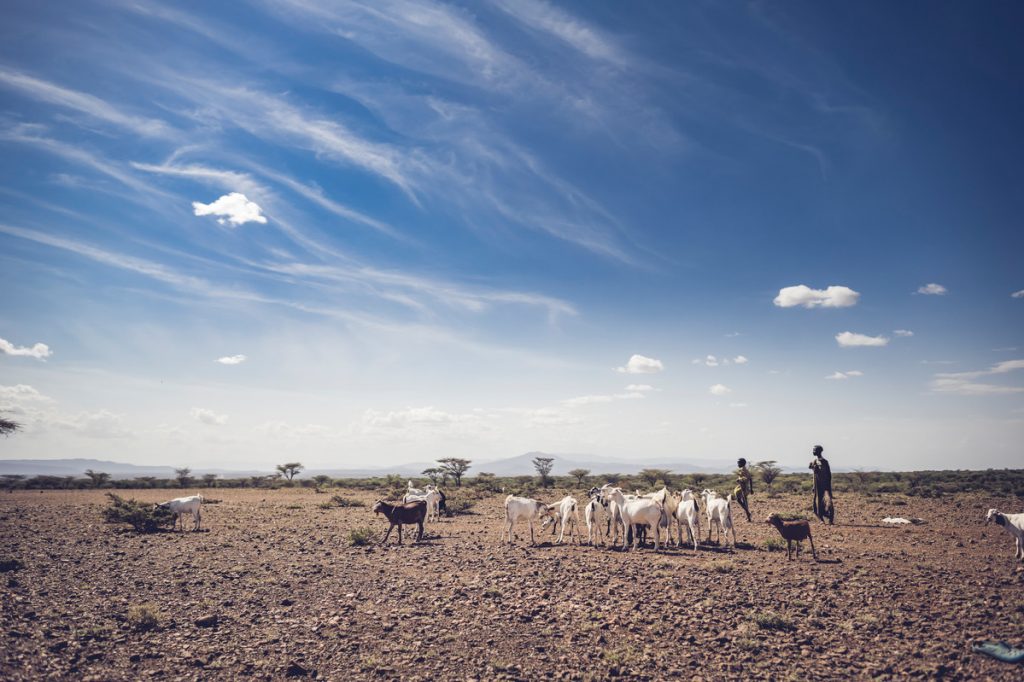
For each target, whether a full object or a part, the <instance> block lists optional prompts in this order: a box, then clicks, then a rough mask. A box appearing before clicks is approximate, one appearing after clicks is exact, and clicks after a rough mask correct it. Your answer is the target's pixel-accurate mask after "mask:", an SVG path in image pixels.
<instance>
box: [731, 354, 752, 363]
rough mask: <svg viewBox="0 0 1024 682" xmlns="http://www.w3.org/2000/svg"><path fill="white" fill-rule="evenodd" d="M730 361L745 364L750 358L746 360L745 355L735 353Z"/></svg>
mask: <svg viewBox="0 0 1024 682" xmlns="http://www.w3.org/2000/svg"><path fill="white" fill-rule="evenodd" d="M732 361H733V362H735V363H736V364H737V365H745V364H747V363H748V362H750V360H748V359H747V356H745V355H737V356H736V357H734V358H733V359H732Z"/></svg>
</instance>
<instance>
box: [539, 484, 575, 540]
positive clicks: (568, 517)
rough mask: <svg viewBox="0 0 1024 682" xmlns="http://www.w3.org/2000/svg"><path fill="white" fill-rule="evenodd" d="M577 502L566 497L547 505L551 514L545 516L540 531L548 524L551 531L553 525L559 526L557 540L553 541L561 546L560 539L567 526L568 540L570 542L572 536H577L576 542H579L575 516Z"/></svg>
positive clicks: (563, 535) (572, 498) (569, 496)
mask: <svg viewBox="0 0 1024 682" xmlns="http://www.w3.org/2000/svg"><path fill="white" fill-rule="evenodd" d="M576 507H577V502H576V498H575V497H573V496H572V495H566V496H565V497H563V498H562V499H561V500H559V501H558V502H555V503H554V504H549V505H548V511H549V512H551V515H550V516H545V518H544V521H542V522H541V529H542V530H543V529H544V528H547V526H548V524H552V530H554V525H555V524H557V525H558V526H560V530H559V533H558V539H557V540H556V541H555V542H556V543H558V544H562V539H563V538H564V537H565V527H566V526H567V525H568V526H569V540H570V542H571V541H572V538H573V535H576V536H577V539H576V541H577V542H580V538H579V534H578V532H577V529H576V526H577V524H578V523H579V520H578V519H577V516H576Z"/></svg>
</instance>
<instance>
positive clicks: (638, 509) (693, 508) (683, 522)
mask: <svg viewBox="0 0 1024 682" xmlns="http://www.w3.org/2000/svg"><path fill="white" fill-rule="evenodd" d="M700 496H701V497H702V498H703V500H704V514H705V515H706V516H707V519H708V542H711V532H712V529H714V530H716V531H717V540H718V541H719V542H721V538H722V535H724V536H725V544H726V546H728V544H729V533H732V544H733V546H735V545H736V527H735V526H734V525H733V522H732V510H731V506H730V505H731V502H732V495H729V496H727V497H722V496H721V495H719V494H718V493H716V492H715V491H713V490H704V491H703V492H702V493H701V495H700ZM589 497H590V501H589V502H588V503H587V506H586V507H584V509H583V520H584V521H585V522H586V524H587V542H588V543H589V544H594V541H595V539H596V540H597V541H598V542H600V543H601V544H602V545H603V544H605V541H606V539H608V538H609V537H610V540H611V544H612V545H617V544H619V536H620V532H621V537H622V549H626V548H627V547H629V546H630V543H631V542H632V548H633V549H636V547H637V544H638V543H639V542H642V541H643V539H644V538H645V536H646V535H647V533H648V532H649V533H651V534H652V535H653V537H654V549H655V551H658V550H659V549H661V544H662V542H661V531H662V529H665V544H669V543H671V542H672V539H673V538H672V528H673V526H675V530H676V536H677V544H678V545H679V546H680V547H681V546H682V545H683V528H684V527H685V528H686V534H687V541H688V543H692V544H693V549H694V551H696V550H697V547H698V545H699V543H700V538H701V529H700V517H701V509H700V504H699V502H698V498H697V496H695V495H694V494H693V491H691V490H683V491H681V492H680V493H679V494H678V495H676V494H674V493H672V492H670V491H669V490H668V488H662V489H661V490H658V491H656V492H653V493H648V494H646V495H642V494H640V491H639V490H638V491H636V494H633V495H630V494H628V493H624V492H623V491H622V489H621V488H616V487H614V486H612V485H610V484H606V485H603V486H601V487H600V488H591V489H590V492H589ZM577 505H578V503H577V501H576V498H575V497H573V496H572V495H566V496H565V497H564V498H562V499H561V500H559V501H558V502H555V503H554V504H544V503H543V502H538V501H537V500H533V499H530V498H527V497H516V496H514V495H509V496H508V497H506V498H505V525H504V527H503V528H502V534H501V537H502V538H504V537H505V536H506V535H507V536H508V541H509V542H510V543H511V542H512V538H513V532H512V529H513V527H514V526H515V524H516V523H521V522H526V523H527V524H528V525H529V527H530V542H535V539H534V532H533V522H534V519H538V518H539V519H541V529H542V530H543V529H545V528H547V527H548V526H549V525H552V524H554V525H555V526H556V527H559V528H560V530H559V533H558V540H557V541H556V542H558V543H561V542H562V541H563V540H564V538H565V531H566V529H568V530H569V540H570V541H572V539H573V537H574V536H575V535H576V534H577V525H578V523H579V520H578V517H577ZM767 522H768V523H770V524H772V525H773V526H775V528H777V529H778V530H779V532H780V533H781V534H782V537H784V538H785V539H786V541H787V543H788V544H787V550H788V555H789V556H790V557H791V556H792V554H791V552H792V543H793V542H796V543H797V548H796V549H797V556H798V557H799V555H800V541H802V540H810V542H811V552H812V554H814V558H815V559H817V558H818V555H817V552H816V551H815V549H814V540H812V539H811V527H810V524H809V523H808V522H807V521H804V520H800V521H784V520H782V518H781V517H779V515H778V514H772V515H771V516H769V517H768V519H767ZM577 541H578V542H582V533H580V534H579V538H578V539H577Z"/></svg>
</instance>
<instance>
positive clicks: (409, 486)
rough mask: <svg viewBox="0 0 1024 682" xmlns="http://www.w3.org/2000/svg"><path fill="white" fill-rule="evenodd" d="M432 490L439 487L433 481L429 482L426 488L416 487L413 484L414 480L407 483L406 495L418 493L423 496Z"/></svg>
mask: <svg viewBox="0 0 1024 682" xmlns="http://www.w3.org/2000/svg"><path fill="white" fill-rule="evenodd" d="M431 490H437V487H436V486H434V485H433V484H432V483H428V484H427V487H425V488H415V487H413V485H412V481H409V482H408V483H407V484H406V489H405V494H406V495H418V496H421V497H422V496H423V495H426V494H427V493H429V492H430V491H431Z"/></svg>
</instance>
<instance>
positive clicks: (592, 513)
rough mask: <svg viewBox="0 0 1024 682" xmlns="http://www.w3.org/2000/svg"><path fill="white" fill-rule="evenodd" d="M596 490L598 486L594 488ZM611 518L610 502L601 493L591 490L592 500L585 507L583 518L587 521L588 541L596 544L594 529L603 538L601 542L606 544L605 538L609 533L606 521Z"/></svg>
mask: <svg viewBox="0 0 1024 682" xmlns="http://www.w3.org/2000/svg"><path fill="white" fill-rule="evenodd" d="M594 490H596V488H595V489H594ZM609 519H610V516H609V513H608V503H607V502H605V501H604V499H603V498H602V497H601V494H600V493H594V492H593V491H592V492H591V498H590V502H588V503H587V506H586V507H585V508H584V509H583V520H584V521H586V522H587V542H589V543H590V544H591V545H593V544H594V531H595V530H596V531H597V536H598V538H600V540H601V544H602V545H603V544H604V538H605V536H606V535H607V530H608V526H606V525H605V522H606V521H608V520H609Z"/></svg>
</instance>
